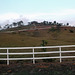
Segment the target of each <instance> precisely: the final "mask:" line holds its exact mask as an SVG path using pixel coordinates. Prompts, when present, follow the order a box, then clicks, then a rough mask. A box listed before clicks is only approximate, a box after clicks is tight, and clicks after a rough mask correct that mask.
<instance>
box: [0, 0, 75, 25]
mask: <svg viewBox="0 0 75 75" xmlns="http://www.w3.org/2000/svg"><path fill="white" fill-rule="evenodd" d="M19 20H23V21H24V22H25V23H27V22H28V21H33V20H36V21H43V20H48V21H55V20H56V21H57V22H62V23H67V22H68V23H70V24H71V25H75V21H74V20H75V0H0V24H7V23H12V22H13V21H19Z"/></svg>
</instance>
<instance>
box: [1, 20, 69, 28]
mask: <svg viewBox="0 0 75 75" xmlns="http://www.w3.org/2000/svg"><path fill="white" fill-rule="evenodd" d="M27 25H31V26H32V25H35V26H62V25H67V26H68V25H69V23H66V24H63V23H58V22H56V21H54V22H49V21H43V22H38V21H31V22H28V24H27ZM21 26H25V24H24V22H23V21H18V22H13V23H12V24H6V25H4V27H3V29H8V28H13V27H21ZM1 28H2V27H1V26H0V29H1Z"/></svg>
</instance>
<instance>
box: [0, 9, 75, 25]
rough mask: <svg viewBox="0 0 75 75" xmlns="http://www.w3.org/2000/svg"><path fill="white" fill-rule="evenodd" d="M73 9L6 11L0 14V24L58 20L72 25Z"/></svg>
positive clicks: (73, 23)
mask: <svg viewBox="0 0 75 75" xmlns="http://www.w3.org/2000/svg"><path fill="white" fill-rule="evenodd" d="M74 19H75V9H66V10H62V11H56V12H53V13H42V12H40V13H32V14H29V13H28V14H19V13H6V14H1V15H0V24H7V23H12V22H14V21H15V22H17V21H19V20H23V21H24V23H26V24H27V22H28V21H33V20H37V21H40V20H41V21H43V20H48V21H54V20H56V21H58V22H62V23H67V22H69V23H70V24H72V25H75V21H74Z"/></svg>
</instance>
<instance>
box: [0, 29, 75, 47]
mask: <svg viewBox="0 0 75 75" xmlns="http://www.w3.org/2000/svg"><path fill="white" fill-rule="evenodd" d="M42 40H46V41H47V42H48V44H47V45H48V46H53V45H75V33H70V32H69V30H62V31H60V32H49V30H39V31H38V30H37V31H34V32H21V33H10V34H9V33H0V47H18V46H20V47H29V46H31V47H33V46H40V44H41V43H42Z"/></svg>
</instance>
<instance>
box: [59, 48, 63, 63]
mask: <svg viewBox="0 0 75 75" xmlns="http://www.w3.org/2000/svg"><path fill="white" fill-rule="evenodd" d="M59 51H60V63H61V62H62V60H61V47H59Z"/></svg>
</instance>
